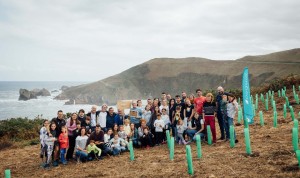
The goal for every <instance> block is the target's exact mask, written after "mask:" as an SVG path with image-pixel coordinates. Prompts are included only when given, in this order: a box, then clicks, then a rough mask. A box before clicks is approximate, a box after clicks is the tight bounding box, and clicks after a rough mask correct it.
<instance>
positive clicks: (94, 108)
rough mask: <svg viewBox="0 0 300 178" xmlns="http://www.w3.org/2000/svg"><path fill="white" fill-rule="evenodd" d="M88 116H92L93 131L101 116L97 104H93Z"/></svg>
mask: <svg viewBox="0 0 300 178" xmlns="http://www.w3.org/2000/svg"><path fill="white" fill-rule="evenodd" d="M86 116H88V117H90V119H91V123H90V124H91V130H92V132H93V131H95V128H96V124H97V118H98V117H99V111H97V106H96V105H93V106H92V109H91V112H89V113H87V115H86Z"/></svg>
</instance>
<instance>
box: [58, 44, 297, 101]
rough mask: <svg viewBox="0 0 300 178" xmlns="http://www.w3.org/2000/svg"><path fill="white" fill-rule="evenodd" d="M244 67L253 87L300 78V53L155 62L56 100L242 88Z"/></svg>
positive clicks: (70, 90) (70, 91)
mask: <svg viewBox="0 0 300 178" xmlns="http://www.w3.org/2000/svg"><path fill="white" fill-rule="evenodd" d="M244 67H248V68H249V73H250V83H251V86H259V85H261V84H264V83H265V82H268V81H270V80H272V79H274V78H281V77H285V76H287V75H289V74H291V73H293V74H300V49H299V48H297V49H292V50H287V51H281V52H276V53H271V54H267V55H259V56H246V57H243V58H241V59H237V60H223V61H222V60H218V61H217V60H210V59H205V58H197V57H189V58H176V59H174V58H155V59H152V60H150V61H148V62H145V63H143V64H140V65H137V66H134V67H132V68H130V69H128V70H126V71H124V72H122V73H120V74H117V75H114V76H111V77H108V78H106V79H103V80H100V81H97V82H93V83H90V84H85V85H80V86H74V87H70V88H68V89H66V90H65V91H63V92H62V93H61V94H60V95H59V96H57V97H56V99H70V100H71V101H73V100H74V99H75V100H76V103H77V104H79V103H89V104H101V103H104V102H105V103H108V104H115V103H116V101H117V100H120V99H139V98H144V99H145V98H149V97H158V96H160V94H161V92H163V91H164V92H168V93H171V94H172V96H174V95H175V94H180V93H181V91H186V92H187V93H188V94H189V93H195V89H197V88H201V89H204V90H205V89H211V88H213V89H216V88H217V87H218V86H219V85H222V86H224V87H225V88H240V87H241V75H242V71H243V69H244ZM71 103H73V102H71Z"/></svg>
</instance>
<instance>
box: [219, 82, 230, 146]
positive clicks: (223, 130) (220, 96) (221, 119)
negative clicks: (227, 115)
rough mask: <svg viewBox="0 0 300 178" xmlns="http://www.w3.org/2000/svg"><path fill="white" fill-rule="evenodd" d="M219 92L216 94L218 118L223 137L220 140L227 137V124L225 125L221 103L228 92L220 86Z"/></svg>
mask: <svg viewBox="0 0 300 178" xmlns="http://www.w3.org/2000/svg"><path fill="white" fill-rule="evenodd" d="M217 90H218V94H217V96H216V105H217V118H218V123H219V127H220V133H221V138H220V140H224V139H225V126H224V113H223V112H222V110H221V104H222V100H223V95H228V93H225V92H224V88H223V87H221V86H219V87H218V88H217Z"/></svg>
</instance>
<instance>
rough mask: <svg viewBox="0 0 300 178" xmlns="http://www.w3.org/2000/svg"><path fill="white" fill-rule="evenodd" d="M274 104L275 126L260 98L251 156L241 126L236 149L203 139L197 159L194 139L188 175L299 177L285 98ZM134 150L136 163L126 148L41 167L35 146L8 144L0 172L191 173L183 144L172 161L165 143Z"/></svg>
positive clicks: (42, 174) (31, 174)
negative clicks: (109, 154)
mask: <svg viewBox="0 0 300 178" xmlns="http://www.w3.org/2000/svg"><path fill="white" fill-rule="evenodd" d="M290 101H292V99H291V98H290ZM292 102H293V101H292ZM276 103H277V111H278V127H277V128H274V127H273V110H272V108H271V106H269V111H265V109H264V107H263V105H262V103H261V102H259V110H263V112H264V119H265V126H263V127H262V126H260V124H259V114H258V111H257V115H256V117H255V124H253V125H250V137H251V148H252V152H253V153H254V154H253V155H252V156H247V155H246V148H245V143H244V134H243V129H244V126H243V125H241V126H236V127H235V129H236V132H237V139H238V140H239V143H237V144H236V146H235V147H234V148H230V146H229V142H224V141H218V142H217V143H216V144H215V145H212V146H209V145H207V143H202V154H203V157H202V158H201V159H197V152H196V144H195V143H192V144H191V148H192V156H193V168H194V175H193V176H191V177H294V178H296V177H300V169H299V168H298V161H297V159H296V157H295V153H294V152H293V147H292V132H291V129H292V127H293V122H292V120H291V117H290V114H289V110H288V117H287V119H284V118H283V110H282V106H283V103H284V100H283V98H279V99H276ZM291 104H293V103H291ZM293 107H294V111H295V116H296V117H297V118H299V116H298V113H299V111H300V105H295V104H293ZM216 127H217V128H218V125H217V122H216ZM217 130H218V129H217ZM218 137H220V135H219V133H217V138H218ZM134 153H135V160H134V161H130V159H129V152H126V153H123V154H122V155H120V156H116V157H105V158H104V159H103V160H101V161H92V162H87V163H81V164H76V162H69V163H68V165H66V166H63V165H59V166H58V167H55V168H53V167H51V169H49V170H44V169H42V168H40V166H39V165H40V164H41V162H40V159H39V146H38V145H36V146H28V147H25V148H11V149H6V150H3V151H1V152H0V158H1V162H0V171H1V174H0V176H1V177H3V176H4V170H5V169H10V170H11V175H12V177H162V176H163V177H189V175H188V172H187V162H186V157H185V146H183V145H175V157H174V160H173V161H171V160H170V159H169V151H168V147H167V145H162V146H157V147H153V148H151V149H149V150H145V149H135V150H134Z"/></svg>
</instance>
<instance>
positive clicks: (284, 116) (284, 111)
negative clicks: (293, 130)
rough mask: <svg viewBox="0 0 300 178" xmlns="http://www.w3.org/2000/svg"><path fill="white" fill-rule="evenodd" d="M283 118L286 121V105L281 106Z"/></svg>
mask: <svg viewBox="0 0 300 178" xmlns="http://www.w3.org/2000/svg"><path fill="white" fill-rule="evenodd" d="M283 118H285V119H286V104H283Z"/></svg>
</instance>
